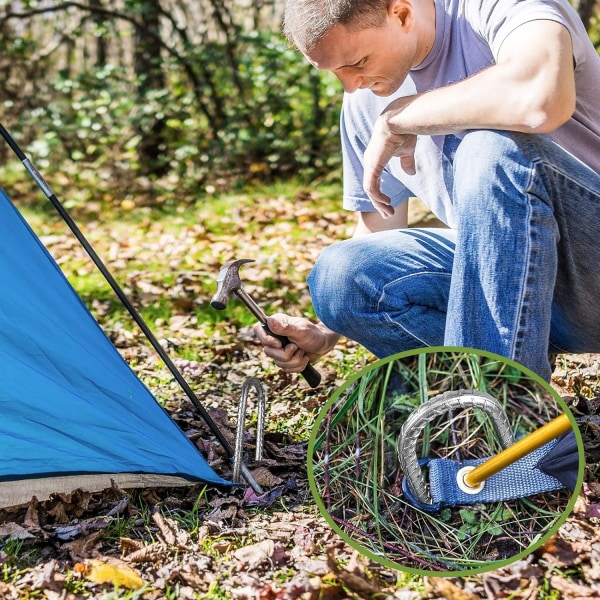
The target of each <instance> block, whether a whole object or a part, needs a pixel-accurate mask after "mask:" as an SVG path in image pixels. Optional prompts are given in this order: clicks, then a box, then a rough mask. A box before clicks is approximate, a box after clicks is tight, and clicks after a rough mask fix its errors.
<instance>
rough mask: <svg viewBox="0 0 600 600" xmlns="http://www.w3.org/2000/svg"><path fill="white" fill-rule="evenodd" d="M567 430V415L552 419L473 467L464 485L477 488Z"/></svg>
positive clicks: (569, 427)
mask: <svg viewBox="0 0 600 600" xmlns="http://www.w3.org/2000/svg"><path fill="white" fill-rule="evenodd" d="M569 429H571V421H569V417H567V415H560V416H559V417H556V418H555V419H552V421H550V422H549V423H546V425H543V426H542V427H540V428H539V429H536V430H535V431H533V432H531V433H530V434H529V435H526V436H525V437H524V438H522V439H520V440H519V441H518V442H515V443H514V444H513V445H512V446H509V447H508V448H506V450H503V451H502V452H500V453H499V454H496V456H492V458H489V459H488V460H486V461H485V462H484V463H481V464H480V465H479V466H477V467H475V468H474V469H473V470H472V471H470V472H469V473H467V474H466V475H465V476H464V481H465V483H466V484H467V485H468V486H470V487H476V486H478V485H479V484H480V483H481V482H482V481H485V480H486V479H488V478H490V477H491V476H492V475H495V474H496V473H497V472H498V471H501V470H502V469H505V468H506V467H508V466H509V465H512V464H513V463H514V462H516V461H517V460H519V459H520V458H523V457H524V456H525V455H527V454H529V453H530V452H533V451H534V450H537V449H538V448H541V447H542V446H543V445H544V444H547V443H548V442H549V441H551V440H553V439H554V438H557V437H558V436H559V435H562V434H563V433H567V431H569Z"/></svg>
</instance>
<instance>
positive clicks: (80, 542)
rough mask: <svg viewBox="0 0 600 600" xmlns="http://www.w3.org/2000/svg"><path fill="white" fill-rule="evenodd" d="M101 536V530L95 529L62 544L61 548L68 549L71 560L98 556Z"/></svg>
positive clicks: (102, 535)
mask: <svg viewBox="0 0 600 600" xmlns="http://www.w3.org/2000/svg"><path fill="white" fill-rule="evenodd" d="M103 537H104V531H103V530H100V531H95V532H94V533H90V534H89V535H85V536H83V537H81V538H79V539H76V540H73V541H72V542H66V543H65V544H63V548H64V549H65V550H68V552H69V554H70V555H71V558H72V559H73V560H83V559H84V558H90V557H94V556H98V555H99V554H100V545H101V541H102V538H103Z"/></svg>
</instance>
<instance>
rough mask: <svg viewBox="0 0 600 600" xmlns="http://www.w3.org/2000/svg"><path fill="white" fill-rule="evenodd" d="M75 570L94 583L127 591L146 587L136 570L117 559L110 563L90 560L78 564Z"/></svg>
mask: <svg viewBox="0 0 600 600" xmlns="http://www.w3.org/2000/svg"><path fill="white" fill-rule="evenodd" d="M74 569H75V571H77V572H78V573H81V575H83V576H84V577H85V578H86V579H87V580H89V581H92V582H94V583H109V584H111V585H114V586H118V587H124V588H127V589H139V588H141V587H143V585H144V580H143V579H142V578H141V577H140V575H139V574H138V573H137V572H136V571H135V570H134V569H132V568H131V567H130V566H129V565H128V564H126V563H124V562H122V561H119V560H117V559H111V560H110V562H108V560H107V561H106V562H105V561H102V560H97V559H90V560H87V561H86V562H85V563H76V564H75V567H74Z"/></svg>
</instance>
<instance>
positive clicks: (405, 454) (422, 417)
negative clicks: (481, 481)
mask: <svg viewBox="0 0 600 600" xmlns="http://www.w3.org/2000/svg"><path fill="white" fill-rule="evenodd" d="M464 408H479V409H481V410H482V411H483V412H485V413H486V414H487V415H488V416H489V417H490V420H491V421H492V424H493V426H494V430H495V431H496V434H497V435H498V438H499V439H500V444H501V445H502V448H508V447H509V446H511V445H512V444H513V443H514V440H513V435H512V432H511V429H510V423H509V422H508V417H507V416H506V413H505V412H504V408H503V407H502V405H501V404H500V403H499V402H498V401H497V400H496V399H495V398H493V397H492V396H490V395H489V394H486V393H485V392H479V391H469V390H462V391H453V392H445V393H443V394H440V395H439V396H436V397H435V398H432V399H431V400H429V401H427V402H425V403H424V404H421V406H419V407H418V408H417V410H415V411H414V412H413V413H411V414H410V415H409V417H408V419H406V421H405V422H404V425H403V426H402V429H401V430H400V435H399V436H398V461H399V462H400V468H401V470H402V472H403V474H404V477H405V478H406V480H407V483H408V486H409V488H410V490H411V491H412V493H413V495H414V497H415V498H416V499H417V500H418V501H419V502H422V503H424V504H431V503H432V500H431V494H430V493H429V489H428V486H427V483H426V482H425V479H424V477H423V474H422V472H421V467H420V465H419V459H418V457H417V450H416V448H417V440H418V438H419V436H420V435H421V432H422V431H423V429H424V428H425V426H426V425H427V424H428V423H429V422H430V421H432V420H433V419H435V418H436V417H439V416H440V415H442V414H444V413H447V412H448V411H450V410H452V409H464ZM471 489H473V488H471Z"/></svg>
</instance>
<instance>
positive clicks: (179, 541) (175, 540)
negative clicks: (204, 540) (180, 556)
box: [152, 512, 192, 550]
mask: <svg viewBox="0 0 600 600" xmlns="http://www.w3.org/2000/svg"><path fill="white" fill-rule="evenodd" d="M152 520H153V521H154V522H155V523H156V525H157V526H158V528H159V530H160V533H161V536H162V538H163V540H164V541H165V542H166V543H167V544H168V545H170V546H176V547H177V548H179V549H180V550H190V548H191V546H192V538H191V537H190V534H189V533H188V532H187V531H184V530H183V529H182V528H181V527H180V526H179V524H178V523H177V521H175V520H174V519H169V518H168V517H163V515H161V514H160V513H159V512H155V513H154V514H153V515H152Z"/></svg>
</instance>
